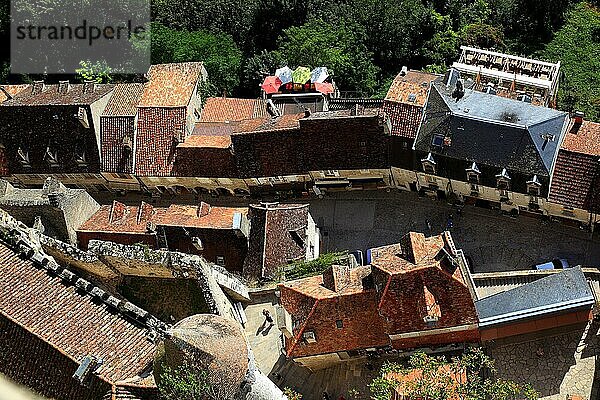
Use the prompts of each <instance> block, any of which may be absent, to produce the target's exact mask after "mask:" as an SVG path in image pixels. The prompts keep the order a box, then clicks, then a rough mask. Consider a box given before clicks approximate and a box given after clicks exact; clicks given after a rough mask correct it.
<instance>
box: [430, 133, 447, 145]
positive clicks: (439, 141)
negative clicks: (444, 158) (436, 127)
mask: <svg viewBox="0 0 600 400" xmlns="http://www.w3.org/2000/svg"><path fill="white" fill-rule="evenodd" d="M431 144H432V145H433V146H437V147H442V146H443V145H444V136H442V135H433V139H431Z"/></svg>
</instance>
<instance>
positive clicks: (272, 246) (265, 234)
mask: <svg viewBox="0 0 600 400" xmlns="http://www.w3.org/2000/svg"><path fill="white" fill-rule="evenodd" d="M249 218H250V238H249V244H248V245H249V248H248V256H247V257H246V260H245V262H244V274H245V275H247V276H251V277H260V278H262V277H270V276H272V275H273V274H274V273H275V272H276V270H277V268H278V267H280V266H282V265H285V264H288V263H289V262H291V261H296V260H300V259H303V258H304V257H306V248H305V246H304V245H302V244H300V243H298V241H297V240H295V238H294V236H293V235H294V233H293V232H297V233H298V235H299V237H300V238H302V240H305V239H306V230H307V227H308V204H266V205H250V210H249Z"/></svg>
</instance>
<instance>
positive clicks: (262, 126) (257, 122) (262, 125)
mask: <svg viewBox="0 0 600 400" xmlns="http://www.w3.org/2000/svg"><path fill="white" fill-rule="evenodd" d="M301 118H304V113H299V114H285V115H282V116H280V117H275V118H271V117H265V118H254V119H247V120H245V121H242V122H240V124H239V125H238V126H237V127H236V128H235V131H234V133H249V132H260V131H277V130H282V129H296V128H298V127H299V126H300V124H299V122H298V121H299V120H300V119H301Z"/></svg>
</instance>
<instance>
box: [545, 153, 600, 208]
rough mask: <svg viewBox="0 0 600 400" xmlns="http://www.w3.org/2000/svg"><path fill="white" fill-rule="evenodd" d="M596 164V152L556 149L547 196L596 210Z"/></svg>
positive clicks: (598, 194) (598, 203) (599, 185)
mask: <svg viewBox="0 0 600 400" xmlns="http://www.w3.org/2000/svg"><path fill="white" fill-rule="evenodd" d="M599 167H600V165H599V163H598V156H597V155H590V154H585V153H576V152H572V151H566V150H563V149H561V150H559V152H558V158H557V160H556V165H555V167H554V173H553V175H552V183H551V185H550V194H549V196H548V199H549V200H550V201H551V202H554V203H558V204H561V205H563V206H567V207H573V208H580V209H584V210H588V211H589V210H591V209H594V210H596V212H598V209H599V208H600V201H599V200H600V199H598V197H600V178H599V173H600V170H599Z"/></svg>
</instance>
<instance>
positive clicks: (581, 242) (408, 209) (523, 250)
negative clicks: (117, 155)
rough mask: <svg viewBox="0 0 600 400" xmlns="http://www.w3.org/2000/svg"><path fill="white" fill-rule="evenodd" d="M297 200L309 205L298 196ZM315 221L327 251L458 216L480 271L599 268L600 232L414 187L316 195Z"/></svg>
mask: <svg viewBox="0 0 600 400" xmlns="http://www.w3.org/2000/svg"><path fill="white" fill-rule="evenodd" d="M94 195H95V196H96V197H97V199H98V201H100V202H102V203H110V202H111V201H112V198H113V197H112V196H107V195H105V194H98V193H96V194H94ZM118 200H119V201H123V202H125V203H130V204H139V201H141V200H145V201H150V200H152V201H153V202H154V204H156V205H159V206H168V205H169V204H171V203H182V204H197V203H198V200H197V199H195V197H194V196H168V195H165V196H163V197H161V198H157V199H150V198H148V197H145V196H140V195H138V194H135V193H131V194H128V195H126V196H124V197H119V198H118ZM204 200H205V201H207V202H209V203H211V204H213V205H236V206H245V205H247V204H248V203H249V202H250V203H256V202H258V201H259V200H257V199H251V200H248V199H242V198H237V197H218V198H213V197H208V198H205V199H204ZM291 202H306V200H292V201H291ZM308 202H309V203H310V210H311V213H312V214H313V217H314V219H315V222H317V224H318V225H319V226H321V227H323V228H324V229H323V233H324V236H323V250H324V251H334V250H347V249H350V250H357V249H359V250H362V251H363V252H365V251H366V249H367V248H370V247H376V246H382V245H385V244H390V243H395V242H397V241H398V239H399V238H400V237H401V236H402V235H403V234H405V233H406V232H408V231H411V230H413V231H418V232H424V233H429V232H428V229H427V226H426V222H425V221H426V220H429V221H430V223H431V226H432V232H431V233H432V234H435V233H439V232H440V231H442V230H444V229H445V228H446V221H447V218H448V215H449V214H452V215H453V217H454V218H453V221H454V227H453V228H452V230H451V231H452V234H453V237H454V239H455V242H456V244H457V246H459V247H460V248H462V249H463V250H464V251H465V255H466V256H467V257H469V258H470V259H471V260H472V263H473V265H474V270H475V272H496V271H510V270H517V269H529V268H531V267H532V265H534V264H536V263H541V262H546V261H550V260H552V259H553V258H567V260H568V261H569V262H570V263H571V264H583V265H586V266H600V237H599V236H598V234H596V235H595V237H594V239H593V240H590V238H589V236H590V235H589V232H587V231H582V230H580V229H578V228H576V227H571V226H567V225H564V224H560V223H558V222H546V221H542V220H539V219H536V218H530V217H524V216H519V217H517V218H511V217H509V216H505V215H502V214H500V212H498V211H495V210H487V209H482V208H478V207H474V206H465V207H464V210H463V212H462V215H461V216H458V215H457V213H456V209H455V208H453V207H451V206H450V205H448V204H447V203H445V202H443V201H439V200H432V199H429V198H423V197H419V196H417V194H416V193H414V192H405V191H392V192H391V193H386V192H384V191H352V192H339V193H332V194H329V195H327V196H326V197H325V198H323V199H316V198H315V199H310V200H308Z"/></svg>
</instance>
